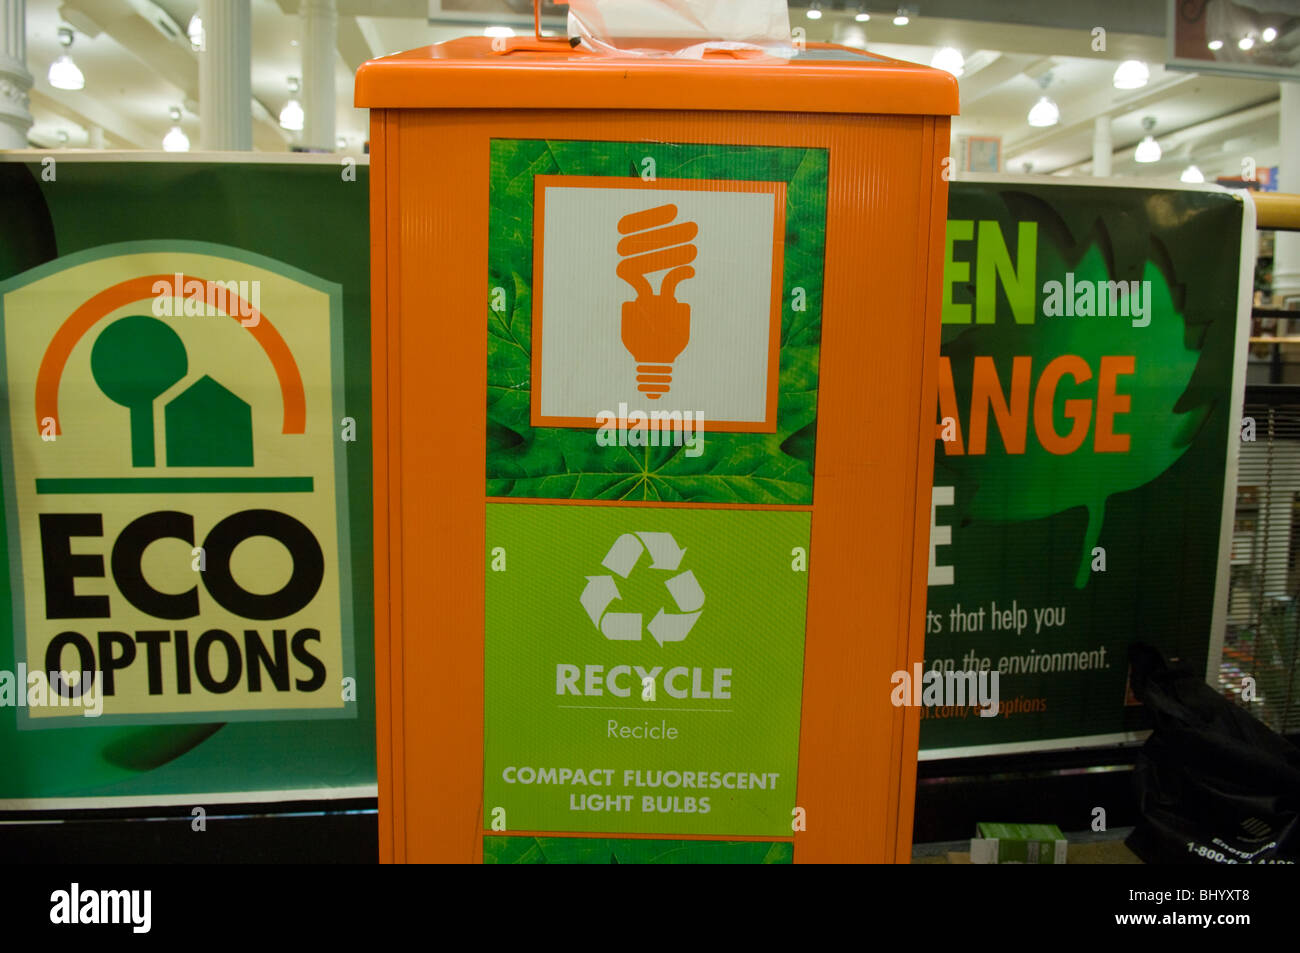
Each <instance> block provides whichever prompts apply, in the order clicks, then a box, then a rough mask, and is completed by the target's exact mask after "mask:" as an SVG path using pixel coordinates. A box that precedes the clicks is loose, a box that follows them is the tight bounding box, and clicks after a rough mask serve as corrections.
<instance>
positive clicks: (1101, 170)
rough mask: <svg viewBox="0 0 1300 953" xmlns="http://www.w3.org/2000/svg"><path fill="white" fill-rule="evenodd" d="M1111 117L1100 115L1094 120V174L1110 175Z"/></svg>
mask: <svg viewBox="0 0 1300 953" xmlns="http://www.w3.org/2000/svg"><path fill="white" fill-rule="evenodd" d="M1112 149H1113V147H1112V145H1111V141H1110V117H1109V116H1098V117H1097V118H1096V119H1094V120H1093V121H1092V174H1093V175H1097V176H1103V177H1104V176H1108V175H1110V157H1111V151H1112Z"/></svg>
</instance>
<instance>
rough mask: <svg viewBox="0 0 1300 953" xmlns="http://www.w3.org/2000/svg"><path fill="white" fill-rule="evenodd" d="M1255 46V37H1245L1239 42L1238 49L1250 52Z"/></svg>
mask: <svg viewBox="0 0 1300 953" xmlns="http://www.w3.org/2000/svg"><path fill="white" fill-rule="evenodd" d="M1254 45H1255V38H1254V37H1253V36H1243V37H1242V38H1241V39H1240V40H1238V41H1237V49H1239V50H1249V49H1251V48H1252V47H1254Z"/></svg>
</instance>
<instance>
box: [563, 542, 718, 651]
mask: <svg viewBox="0 0 1300 953" xmlns="http://www.w3.org/2000/svg"><path fill="white" fill-rule="evenodd" d="M645 553H648V554H649V560H650V561H649V564H648V567H647V568H648V569H649V571H650V572H651V573H653V574H661V573H662V574H664V588H665V589H666V590H667V592H668V596H669V597H671V604H672V605H673V607H674V608H675V609H676V611H674V612H668V611H666V606H667V605H668V604H669V601H670V600H665V601H664V603H663V604H661V605H660V606H659V608H658V612H656V613H655V614H654V616H653V617H652V618H651V619H650V621H649V622H644V621H643V620H644V618H645V614H643V613H641V612H610V611H608V610H609V606H610V603H612V602H614V601H615V600H616V599H617V600H619V601H620V602H621V601H622V598H623V597H622V594H621V593H620V592H619V589H618V583H617V581H615V579H614V577H613V576H610V575H598V576H588V577H587V586H586V588H585V589H583V591H582V597H581V601H582V607H583V609H585V610H586V611H587V615H588V617H589V618H590V619H591V622H592V624H593V625H594V626H595V627H596V628H597V629H598V630H599V631H600V632H601V634H602V635H604V636H605V638H607V639H611V640H613V641H618V642H636V641H640V639H641V636H642V633H643V632H644V631H645V630H647V629H648V630H649V632H650V636H651V638H653V639H654V640H655V641H656V642H658V643H659V645H660V646H662V645H663V644H664V643H665V642H681V641H682V640H683V639H685V638H686V636H687V635H689V634H690V631H691V629H692V628H693V627H694V625H695V623H696V620H698V619H699V617H700V609H701V608H702V607H703V605H704V590H703V589H701V588H700V583H699V581H698V580H697V579H696V578H695V573H694V572H692V571H691V570H689V569H687V570H685V571H684V572H677V570H678V567H680V566H681V563H682V557H683V556H685V555H686V550H685V549H682V548H681V547H679V546H678V545H677V541H676V540H675V539H673V536H672V534H671V533H624V534H623V535H622V536H620V537H619V538H618V539H616V540H614V544H613V545H612V546H610V548H609V552H608V553H606V554H605V558H604V559H603V560H601V563H600V564H601V565H602V566H603V567H604V568H606V569H608V570H609V571H610V572H612V573H614V574H616V575H617V576H619V577H620V578H622V579H627V578H628V577H629V576H631V574H632V572H633V570H635V569H636V567H637V565H638V564H639V563H640V562H641V557H642V555H643V554H645ZM671 573H676V575H669V574H671Z"/></svg>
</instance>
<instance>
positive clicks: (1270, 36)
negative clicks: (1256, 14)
mask: <svg viewBox="0 0 1300 953" xmlns="http://www.w3.org/2000/svg"><path fill="white" fill-rule="evenodd" d="M1259 38H1260V39H1261V40H1263V41H1264V42H1265V43H1272V42H1273V41H1274V40H1276V39H1277V30H1275V29H1273V28H1272V27H1271V26H1266V27H1264V32H1263V33H1261V34H1260V35H1259Z"/></svg>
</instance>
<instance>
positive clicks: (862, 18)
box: [853, 3, 871, 23]
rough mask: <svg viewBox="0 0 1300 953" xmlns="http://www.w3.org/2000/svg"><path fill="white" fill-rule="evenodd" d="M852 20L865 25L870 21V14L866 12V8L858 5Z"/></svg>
mask: <svg viewBox="0 0 1300 953" xmlns="http://www.w3.org/2000/svg"><path fill="white" fill-rule="evenodd" d="M853 19H855V20H857V21H858V22H859V23H867V22H870V20H871V14H870V13H868V12H867V8H866V7H864V6H863V5H862V4H860V3H859V4H858V12H857V13H856V14H855V15H854V17H853Z"/></svg>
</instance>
